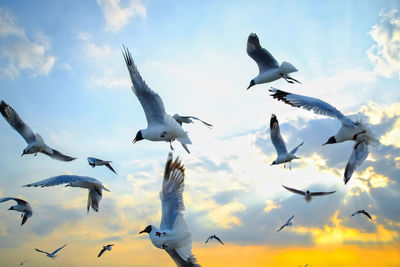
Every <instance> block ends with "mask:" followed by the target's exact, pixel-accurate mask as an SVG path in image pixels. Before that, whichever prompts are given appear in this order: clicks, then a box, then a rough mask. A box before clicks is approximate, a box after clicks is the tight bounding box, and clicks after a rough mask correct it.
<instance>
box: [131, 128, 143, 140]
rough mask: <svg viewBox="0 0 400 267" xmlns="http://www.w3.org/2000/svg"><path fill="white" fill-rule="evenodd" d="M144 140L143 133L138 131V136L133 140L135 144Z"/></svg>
mask: <svg viewBox="0 0 400 267" xmlns="http://www.w3.org/2000/svg"><path fill="white" fill-rule="evenodd" d="M140 140H143V136H142V131H141V130H140V131H138V132H137V134H136V137H135V139H133V143H136V142H137V141H140Z"/></svg>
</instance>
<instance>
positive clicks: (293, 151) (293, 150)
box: [290, 141, 304, 155]
mask: <svg viewBox="0 0 400 267" xmlns="http://www.w3.org/2000/svg"><path fill="white" fill-rule="evenodd" d="M303 144H304V141H303V142H301V144H300V145H298V146H296V147H295V148H293V149H292V151H290V154H292V155H294V154H295V153H296V152H297V149H298V148H299V147H301V146H302V145H303Z"/></svg>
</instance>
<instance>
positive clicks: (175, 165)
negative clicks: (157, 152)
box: [160, 153, 185, 229]
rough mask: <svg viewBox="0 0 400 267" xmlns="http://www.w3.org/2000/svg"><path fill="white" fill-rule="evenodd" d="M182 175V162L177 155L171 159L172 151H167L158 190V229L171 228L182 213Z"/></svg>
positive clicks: (183, 168) (183, 174)
mask: <svg viewBox="0 0 400 267" xmlns="http://www.w3.org/2000/svg"><path fill="white" fill-rule="evenodd" d="M184 177H185V167H184V166H183V164H182V162H181V161H180V160H179V158H178V157H177V158H176V159H175V161H173V158H172V153H169V154H168V159H167V163H166V164H165V170H164V179H163V184H162V190H161V192H160V199H161V204H162V218H161V225H160V229H172V228H173V226H174V223H175V220H176V218H177V216H178V215H182V211H183V210H184V209H185V206H184V204H183V197H182V193H183V190H184ZM182 216H183V215H182Z"/></svg>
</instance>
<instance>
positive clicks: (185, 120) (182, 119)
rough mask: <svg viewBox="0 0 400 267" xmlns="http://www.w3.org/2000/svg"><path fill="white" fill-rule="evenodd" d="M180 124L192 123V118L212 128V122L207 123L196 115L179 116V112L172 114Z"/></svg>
mask: <svg viewBox="0 0 400 267" xmlns="http://www.w3.org/2000/svg"><path fill="white" fill-rule="evenodd" d="M172 117H173V118H174V119H175V120H176V121H177V122H178V123H179V124H180V125H182V123H193V121H192V120H191V119H194V120H198V121H201V122H202V123H203V124H204V125H205V126H207V127H208V128H212V127H213V126H212V124H209V123H208V122H205V121H203V120H200V119H199V118H197V117H194V116H180V115H179V114H177V113H176V114H174V116H172Z"/></svg>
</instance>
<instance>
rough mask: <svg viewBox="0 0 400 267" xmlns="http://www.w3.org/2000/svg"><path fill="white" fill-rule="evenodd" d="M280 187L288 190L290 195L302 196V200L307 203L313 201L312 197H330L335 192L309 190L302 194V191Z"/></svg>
mask: <svg viewBox="0 0 400 267" xmlns="http://www.w3.org/2000/svg"><path fill="white" fill-rule="evenodd" d="M282 186H283V187H284V188H286V189H287V190H289V191H290V192H292V193H295V194H299V195H302V196H304V199H305V201H306V202H307V203H310V202H311V200H312V199H313V198H312V197H317V196H324V195H330V194H333V193H335V192H336V191H331V192H310V191H309V190H307V191H306V192H304V191H301V190H297V189H294V188H290V187H287V186H284V185H282Z"/></svg>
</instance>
